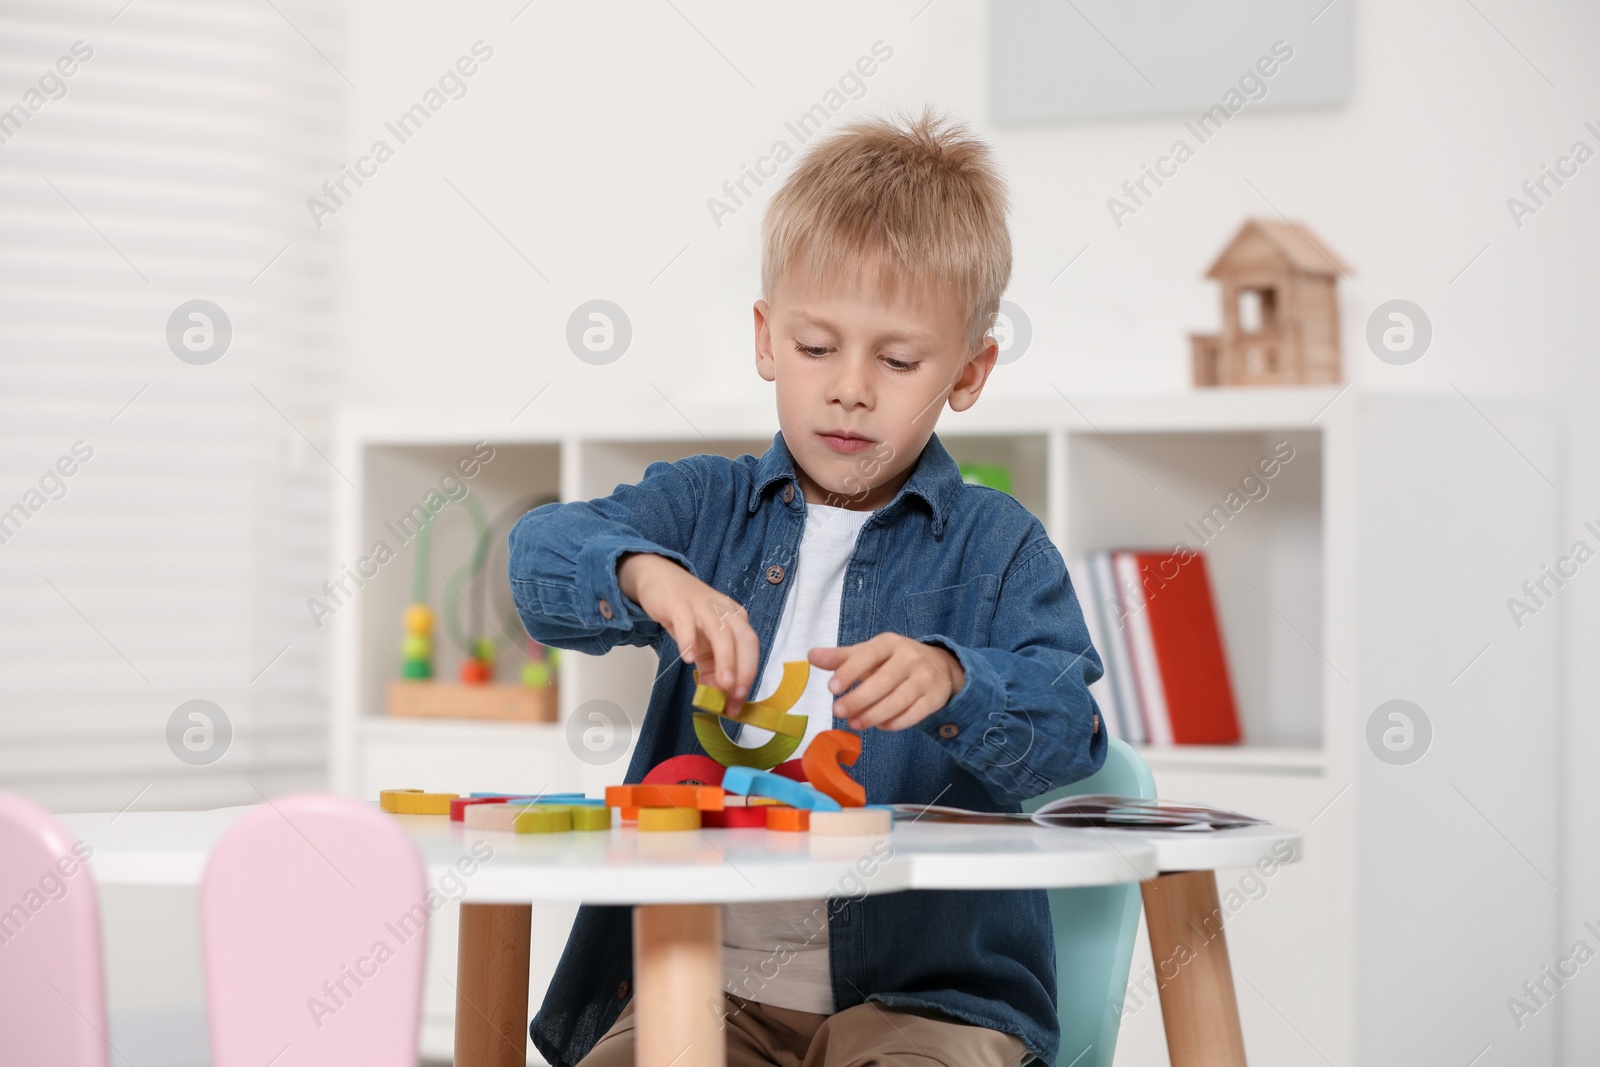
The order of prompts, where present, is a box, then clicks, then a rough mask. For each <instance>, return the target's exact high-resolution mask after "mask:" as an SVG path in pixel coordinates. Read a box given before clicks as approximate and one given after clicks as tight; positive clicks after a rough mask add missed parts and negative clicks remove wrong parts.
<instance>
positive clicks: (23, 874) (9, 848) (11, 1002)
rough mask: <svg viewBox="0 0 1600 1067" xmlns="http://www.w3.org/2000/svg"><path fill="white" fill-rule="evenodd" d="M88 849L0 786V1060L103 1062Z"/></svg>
mask: <svg viewBox="0 0 1600 1067" xmlns="http://www.w3.org/2000/svg"><path fill="white" fill-rule="evenodd" d="M91 853H92V849H90V848H89V847H88V846H87V845H85V844H82V843H77V844H74V842H73V839H72V835H71V834H70V833H68V832H67V828H66V827H65V826H63V825H61V823H60V822H59V821H58V820H57V819H56V818H55V817H54V816H53V815H51V814H50V813H49V812H47V811H45V810H44V809H43V808H41V807H39V806H38V805H36V804H34V803H32V802H31V801H27V800H24V799H22V798H21V797H18V796H11V795H9V794H5V793H0V1063H59V1064H66V1065H69V1067H106V1062H107V1059H108V1057H107V1055H106V993H105V965H104V963H103V958H102V956H101V948H100V901H99V898H98V896H97V895H96V893H95V890H94V880H93V879H92V878H91V877H90V876H89V872H88V870H87V869H85V867H84V861H85V860H87V859H88V858H89V856H90V855H91Z"/></svg>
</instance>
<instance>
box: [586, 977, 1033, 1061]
mask: <svg viewBox="0 0 1600 1067" xmlns="http://www.w3.org/2000/svg"><path fill="white" fill-rule="evenodd" d="M723 996H724V997H725V998H726V1000H727V1006H728V1014H727V1015H726V1016H725V1017H724V1019H723V1023H724V1030H723V1032H724V1033H725V1034H727V1037H728V1067H1020V1065H1021V1064H1022V1063H1024V1062H1025V1061H1027V1060H1028V1059H1029V1053H1028V1050H1027V1047H1026V1046H1024V1045H1023V1043H1022V1039H1021V1038H1019V1037H1017V1036H1015V1035H1014V1034H1007V1033H1003V1032H1001V1031H999V1030H990V1029H988V1028H987V1027H983V1026H973V1025H971V1024H969V1023H964V1022H960V1021H959V1020H956V1019H952V1018H950V1017H949V1016H947V1015H942V1014H940V1013H939V1012H936V1011H931V1010H924V1009H921V1008H889V1007H885V1006H884V1005H882V1004H878V1003H876V1002H874V1001H868V1002H867V1003H865V1004H857V1005H855V1006H854V1007H851V1008H846V1009H845V1010H843V1011H841V1012H836V1013H834V1014H833V1015H817V1014H815V1013H813V1012H809V1011H795V1010H794V1009H792V1008H780V1007H776V1006H775V1005H771V1004H762V1003H759V1002H758V1001H754V1000H745V999H744V998H742V997H736V996H734V995H733V994H732V993H724V994H723ZM635 1003H637V1001H634V1000H630V1001H629V1002H628V1006H627V1007H625V1008H623V1009H622V1014H621V1015H620V1016H618V1017H617V1021H616V1022H615V1023H614V1024H612V1027H611V1029H609V1030H607V1031H606V1032H605V1033H604V1034H602V1035H601V1036H600V1040H599V1041H597V1042H595V1046H594V1048H592V1049H590V1050H589V1054H588V1055H587V1056H585V1057H584V1058H583V1060H582V1062H580V1063H579V1064H578V1067H634V1062H633V1044H634V1024H635V1022H636V1019H635V1016H634V1011H633V1009H634V1005H635Z"/></svg>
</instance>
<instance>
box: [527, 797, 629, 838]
mask: <svg viewBox="0 0 1600 1067" xmlns="http://www.w3.org/2000/svg"><path fill="white" fill-rule="evenodd" d="M511 828H512V829H513V830H515V831H516V832H517V833H519V834H559V833H567V832H569V831H572V830H609V829H611V809H610V808H605V807H600V808H596V807H593V806H590V805H587V804H530V805H528V806H527V807H525V808H520V809H519V810H518V812H517V817H516V818H515V819H514V820H512V823H511Z"/></svg>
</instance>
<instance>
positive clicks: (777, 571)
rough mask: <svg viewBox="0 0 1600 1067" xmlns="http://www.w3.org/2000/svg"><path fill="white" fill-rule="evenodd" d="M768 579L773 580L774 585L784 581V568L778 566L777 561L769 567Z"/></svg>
mask: <svg viewBox="0 0 1600 1067" xmlns="http://www.w3.org/2000/svg"><path fill="white" fill-rule="evenodd" d="M767 581H769V582H771V583H772V584H773V585H777V584H778V583H779V582H781V581H783V568H782V567H780V566H778V565H777V564H776V563H774V564H773V565H772V566H770V567H768V568H767Z"/></svg>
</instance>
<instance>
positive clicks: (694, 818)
mask: <svg viewBox="0 0 1600 1067" xmlns="http://www.w3.org/2000/svg"><path fill="white" fill-rule="evenodd" d="M639 829H640V830H647V831H654V830H698V829H700V809H699V808H640V809H639Z"/></svg>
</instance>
